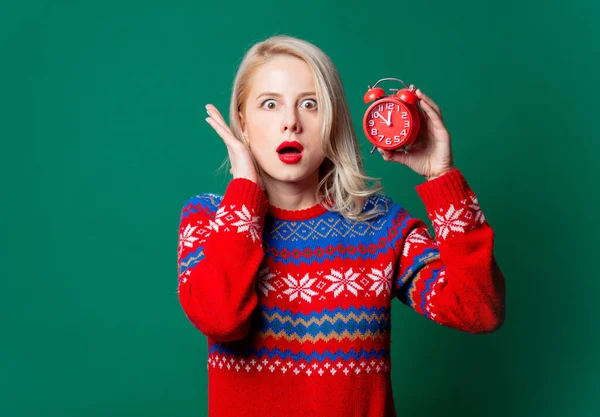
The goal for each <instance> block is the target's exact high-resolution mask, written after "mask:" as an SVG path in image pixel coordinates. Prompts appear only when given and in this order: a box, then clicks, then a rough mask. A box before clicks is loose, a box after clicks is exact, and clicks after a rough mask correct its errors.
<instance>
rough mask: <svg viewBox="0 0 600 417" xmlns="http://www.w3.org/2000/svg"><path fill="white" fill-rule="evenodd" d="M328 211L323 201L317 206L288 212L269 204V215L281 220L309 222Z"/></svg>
mask: <svg viewBox="0 0 600 417" xmlns="http://www.w3.org/2000/svg"><path fill="white" fill-rule="evenodd" d="M328 211H329V210H327V207H325V205H324V202H323V201H321V202H319V203H317V204H315V205H314V206H312V207H308V208H305V209H300V210H286V209H283V208H279V207H276V206H274V205H272V204H271V203H269V208H268V212H269V214H271V215H272V216H273V217H275V218H277V219H279V220H308V219H312V218H314V217H317V216H320V215H322V214H325V213H327V212H328Z"/></svg>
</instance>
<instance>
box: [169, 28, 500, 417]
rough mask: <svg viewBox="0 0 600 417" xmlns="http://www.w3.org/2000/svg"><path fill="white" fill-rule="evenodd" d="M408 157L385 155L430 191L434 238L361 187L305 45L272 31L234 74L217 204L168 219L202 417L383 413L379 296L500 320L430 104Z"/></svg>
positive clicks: (384, 302) (474, 205) (418, 307)
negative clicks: (176, 223)
mask: <svg viewBox="0 0 600 417" xmlns="http://www.w3.org/2000/svg"><path fill="white" fill-rule="evenodd" d="M416 93H417V95H418V97H419V99H420V104H421V106H422V108H423V110H424V112H425V116H426V124H425V126H424V127H423V128H422V129H421V132H422V134H421V136H420V138H419V142H418V144H419V146H416V147H413V148H411V150H410V151H409V153H408V154H404V153H400V152H398V153H394V152H390V151H385V152H382V151H380V152H381V153H382V155H383V158H384V159H385V160H386V161H390V162H396V163H400V164H403V165H406V166H408V167H410V168H411V169H413V170H414V171H415V172H417V173H419V174H420V175H422V176H423V177H424V178H425V180H426V181H424V182H423V183H422V184H419V185H418V186H417V187H416V190H417V192H418V194H419V196H420V197H421V198H422V200H423V202H424V204H425V206H426V208H427V212H428V216H429V218H430V219H431V221H432V223H433V227H434V230H435V233H436V238H437V239H436V240H434V239H433V238H432V236H431V234H430V233H429V230H428V228H427V225H426V224H425V223H424V222H423V221H421V220H419V219H417V218H414V217H412V216H411V215H410V214H409V213H408V212H407V211H406V210H405V209H404V208H402V206H401V205H399V204H397V203H395V202H393V201H392V200H391V199H390V198H389V197H388V196H385V195H382V194H378V191H380V190H381V187H380V186H379V185H378V184H377V185H376V186H374V187H372V188H369V187H368V186H367V182H366V181H367V180H369V179H372V178H371V177H368V176H366V175H365V173H364V170H363V165H362V160H361V156H360V153H359V149H358V145H357V138H356V134H355V132H354V130H353V125H352V120H351V116H350V112H349V110H348V105H347V103H346V101H345V99H344V97H345V95H344V91H343V87H342V82H341V80H340V77H339V74H338V72H337V70H336V68H335V66H334V65H333V64H332V62H331V61H330V59H329V58H328V57H327V56H326V55H325V54H324V53H323V52H322V51H321V50H320V49H319V48H317V47H316V46H314V45H312V44H311V43H309V42H306V41H303V40H300V39H297V38H293V37H289V36H274V37H271V38H269V39H267V40H265V41H264V42H260V43H258V44H256V45H254V46H253V47H252V48H251V49H250V50H249V51H248V52H247V53H246V55H245V57H244V59H243V61H242V62H241V64H240V67H239V69H238V72H237V75H236V78H235V82H234V86H233V93H232V97H231V107H230V111H229V119H230V123H231V127H229V126H228V125H227V124H226V123H225V121H224V119H223V117H222V116H221V114H220V113H219V111H218V110H217V109H216V108H215V107H214V106H212V105H207V111H208V114H209V117H208V118H207V119H206V120H207V121H208V123H209V124H210V125H211V126H212V127H213V128H214V130H215V131H216V133H217V134H218V135H219V136H220V137H221V138H222V140H223V142H224V143H225V145H226V146H227V150H228V154H229V160H230V161H231V170H230V172H231V174H232V175H233V179H232V180H231V182H230V183H229V185H228V186H227V189H226V191H225V193H224V195H222V196H221V195H215V194H210V193H204V194H199V195H196V196H194V197H192V198H190V199H189V200H188V201H187V202H186V204H185V205H184V207H183V210H182V213H181V217H180V236H179V250H178V270H179V280H178V294H179V300H180V303H181V306H182V308H183V310H184V312H185V314H186V315H187V317H188V319H189V320H190V321H191V323H192V324H193V325H194V326H195V327H196V328H197V329H199V330H200V331H201V332H202V333H203V334H204V335H206V337H207V343H208V363H207V367H208V389H209V392H208V408H209V415H210V416H220V417H222V416H261V417H264V416H307V415H311V416H312V415H314V416H322V415H328V416H329V417H336V416H344V417H345V416H354V415H356V416H373V417H381V416H394V415H395V411H394V401H393V398H392V387H391V379H390V367H391V364H390V329H391V322H390V317H391V310H390V309H391V301H392V299H393V298H396V297H397V298H398V299H399V300H400V301H401V302H402V303H404V304H405V305H407V306H409V307H411V308H412V309H413V310H414V311H415V312H417V313H418V314H421V315H422V316H424V317H425V318H427V319H429V320H431V321H433V322H435V323H437V324H439V325H442V326H446V327H450V328H454V329H457V330H460V331H464V332H469V333H474V334H475V333H489V332H493V331H495V330H497V329H498V328H500V326H501V325H502V323H503V321H504V317H505V306H504V303H505V282H504V277H503V275H502V273H501V271H500V269H499V268H498V265H497V263H496V261H495V258H494V255H493V241H494V234H493V230H492V229H491V227H490V226H489V224H488V223H487V222H486V220H485V217H484V215H483V214H482V212H481V209H480V207H479V204H478V201H477V198H476V197H475V195H474V193H473V191H472V190H471V188H470V187H469V185H468V184H467V182H466V180H465V178H464V177H463V175H462V173H461V172H460V170H458V169H457V168H455V167H454V164H453V159H452V152H451V146H450V135H449V134H448V132H447V130H446V128H445V126H444V123H443V121H442V115H441V112H440V109H439V107H438V106H437V105H436V104H435V103H434V102H433V100H431V99H430V98H429V97H427V96H426V95H425V94H423V93H422V92H421V91H420V90H416Z"/></svg>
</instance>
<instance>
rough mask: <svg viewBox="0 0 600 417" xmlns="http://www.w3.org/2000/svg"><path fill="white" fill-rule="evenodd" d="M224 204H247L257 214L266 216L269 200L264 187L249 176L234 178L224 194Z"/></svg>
mask: <svg viewBox="0 0 600 417" xmlns="http://www.w3.org/2000/svg"><path fill="white" fill-rule="evenodd" d="M223 204H224V205H242V204H243V205H245V206H246V207H247V208H248V209H250V211H251V212H253V213H255V215H256V216H260V218H261V219H262V218H264V216H265V214H266V212H267V209H268V208H269V200H268V199H267V195H266V193H265V192H264V190H263V189H262V188H260V187H259V186H258V184H257V183H255V182H254V181H252V180H249V179H248V178H234V179H233V180H231V181H230V182H229V185H228V186H227V189H226V190H225V194H224V195H223Z"/></svg>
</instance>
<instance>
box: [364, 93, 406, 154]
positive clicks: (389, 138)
mask: <svg viewBox="0 0 600 417" xmlns="http://www.w3.org/2000/svg"><path fill="white" fill-rule="evenodd" d="M363 128H364V130H365V134H366V135H367V139H369V141H370V142H372V143H373V144H374V145H377V146H378V147H380V148H384V149H395V148H399V147H401V146H403V145H404V143H405V142H406V141H407V138H408V137H410V136H411V131H412V129H413V115H412V113H411V112H410V110H409V109H408V108H407V107H406V106H405V105H404V104H403V103H402V102H400V101H398V100H394V99H381V100H378V101H376V102H375V103H373V104H371V106H369V108H368V109H367V111H366V113H365V117H364V120H363Z"/></svg>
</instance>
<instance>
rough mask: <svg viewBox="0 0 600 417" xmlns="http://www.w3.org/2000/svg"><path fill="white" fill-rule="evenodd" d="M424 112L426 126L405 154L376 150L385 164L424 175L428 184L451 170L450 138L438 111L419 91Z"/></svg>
mask: <svg viewBox="0 0 600 417" xmlns="http://www.w3.org/2000/svg"><path fill="white" fill-rule="evenodd" d="M415 94H416V95H417V97H419V103H420V104H421V106H422V108H423V110H424V111H425V123H424V124H423V125H422V126H421V129H420V130H419V137H418V139H417V142H416V143H415V144H414V145H413V146H411V147H410V148H409V150H408V153H406V154H405V153H404V152H398V151H395V150H384V149H381V148H377V149H378V151H379V153H380V154H381V155H382V156H383V159H385V160H386V161H392V162H398V163H400V164H403V165H406V166H408V167H409V168H411V169H412V170H413V171H415V172H416V173H418V174H420V175H423V176H424V177H425V178H427V179H428V180H431V179H434V178H436V177H439V176H441V175H443V174H445V173H446V172H448V171H450V170H452V169H453V168H454V158H453V156H452V148H451V146H450V134H449V133H448V130H447V129H446V126H445V125H444V121H443V119H442V111H441V110H440V107H439V106H438V105H437V104H436V103H435V102H434V101H433V100H432V99H431V98H429V97H428V96H427V95H425V94H424V93H423V92H422V91H421V90H420V89H417V90H416V91H415Z"/></svg>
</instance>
